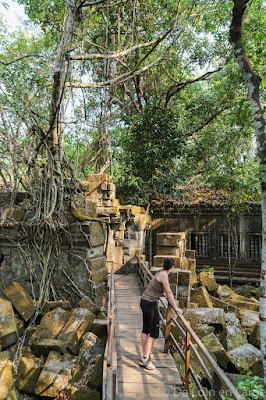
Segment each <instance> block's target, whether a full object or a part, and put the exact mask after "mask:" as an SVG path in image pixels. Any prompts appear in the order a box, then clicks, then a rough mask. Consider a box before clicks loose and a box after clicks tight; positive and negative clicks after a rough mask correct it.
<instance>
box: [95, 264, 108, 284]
mask: <svg viewBox="0 0 266 400" xmlns="http://www.w3.org/2000/svg"><path fill="white" fill-rule="evenodd" d="M91 280H92V281H93V282H94V283H102V282H106V281H107V280H108V269H107V267H103V268H101V269H99V270H97V271H92V273H91Z"/></svg>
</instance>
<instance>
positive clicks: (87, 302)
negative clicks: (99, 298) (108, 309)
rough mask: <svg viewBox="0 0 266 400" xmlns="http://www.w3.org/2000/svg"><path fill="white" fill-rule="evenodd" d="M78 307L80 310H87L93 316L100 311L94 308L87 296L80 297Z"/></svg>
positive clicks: (94, 305)
mask: <svg viewBox="0 0 266 400" xmlns="http://www.w3.org/2000/svg"><path fill="white" fill-rule="evenodd" d="M78 305H79V307H81V308H87V310H89V311H90V312H92V313H93V314H95V315H96V314H98V312H99V311H100V310H99V308H98V307H97V306H96V304H95V303H94V302H93V301H92V300H91V299H90V298H89V297H88V296H84V297H82V299H80V301H79V303H78Z"/></svg>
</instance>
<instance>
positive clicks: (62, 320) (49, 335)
mask: <svg viewBox="0 0 266 400" xmlns="http://www.w3.org/2000/svg"><path fill="white" fill-rule="evenodd" d="M68 317H69V312H68V311H65V310H62V309H61V308H55V309H54V310H52V311H50V312H48V313H46V314H45V315H44V316H43V317H42V319H41V322H40V325H39V326H38V327H37V329H36V331H35V334H34V342H35V341H36V342H37V343H38V342H40V341H42V340H43V339H55V337H56V336H57V335H58V334H59V332H60V331H61V330H62V329H63V327H64V326H65V324H66V322H67V320H68Z"/></svg>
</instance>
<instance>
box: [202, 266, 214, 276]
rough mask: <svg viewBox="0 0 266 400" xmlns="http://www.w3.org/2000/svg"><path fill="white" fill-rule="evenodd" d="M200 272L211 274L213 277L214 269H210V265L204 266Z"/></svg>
mask: <svg viewBox="0 0 266 400" xmlns="http://www.w3.org/2000/svg"><path fill="white" fill-rule="evenodd" d="M202 272H211V273H212V274H213V275H214V273H215V268H214V267H211V266H210V265H204V267H203V268H202Z"/></svg>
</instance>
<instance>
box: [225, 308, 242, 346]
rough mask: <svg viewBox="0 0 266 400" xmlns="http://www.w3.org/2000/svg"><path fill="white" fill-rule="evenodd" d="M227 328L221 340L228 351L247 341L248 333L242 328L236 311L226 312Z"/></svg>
mask: <svg viewBox="0 0 266 400" xmlns="http://www.w3.org/2000/svg"><path fill="white" fill-rule="evenodd" d="M225 323H226V326H225V329H224V330H223V332H222V335H221V342H222V343H223V345H224V348H225V349H226V350H227V351H230V350H233V349H235V348H236V347H239V346H242V345H243V344H245V343H246V342H247V335H246V333H245V331H244V330H242V328H241V324H240V321H239V319H238V318H237V316H236V315H235V314H234V313H225Z"/></svg>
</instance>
